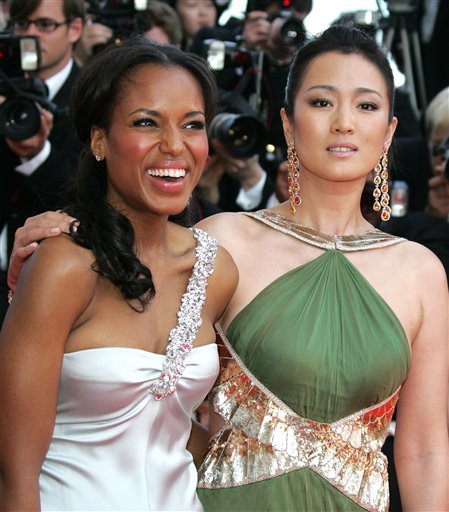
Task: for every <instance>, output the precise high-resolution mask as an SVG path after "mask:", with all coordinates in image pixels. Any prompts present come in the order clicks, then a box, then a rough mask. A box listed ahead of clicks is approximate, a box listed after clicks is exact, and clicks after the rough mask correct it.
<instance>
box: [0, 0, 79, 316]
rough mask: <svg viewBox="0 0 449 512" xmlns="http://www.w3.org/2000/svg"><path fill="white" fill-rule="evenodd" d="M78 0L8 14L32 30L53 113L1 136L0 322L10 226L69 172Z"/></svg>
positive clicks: (20, 28)
mask: <svg viewBox="0 0 449 512" xmlns="http://www.w3.org/2000/svg"><path fill="white" fill-rule="evenodd" d="M84 15H85V9H84V1H83V0H27V1H26V2H23V1H22V0H12V1H11V2H10V20H11V23H12V26H13V28H14V33H15V34H16V35H18V36H36V37H37V38H38V40H39V45H40V56H41V61H40V67H39V70H38V72H37V77H38V78H40V79H43V80H45V84H46V85H47V87H48V93H49V94H48V99H49V100H51V101H52V102H53V103H54V104H55V105H56V106H57V108H58V112H57V113H56V115H54V114H52V113H50V112H49V111H48V110H45V109H41V118H40V127H39V129H38V131H37V132H36V133H35V134H34V135H33V136H31V137H30V138H26V139H24V140H14V139H11V138H6V137H4V136H1V137H0V160H1V162H2V183H3V184H4V185H3V186H2V187H1V191H0V231H2V233H3V234H2V239H3V250H2V253H1V255H0V267H1V273H0V325H1V322H2V321H3V317H4V314H5V312H6V307H7V302H6V293H7V290H6V269H7V266H8V259H9V255H10V251H11V248H12V243H13V239H14V232H15V231H16V229H17V228H18V227H19V226H21V225H23V223H24V221H25V219H26V218H27V217H29V216H30V215H35V214H37V213H40V212H42V211H44V210H48V209H49V208H50V209H55V208H58V207H60V206H61V204H60V202H59V199H60V192H61V190H62V189H63V188H64V187H65V186H66V185H67V183H68V182H69V181H70V180H71V179H72V178H73V176H74V174H75V169H76V161H77V157H78V154H79V144H78V142H77V139H76V136H75V134H74V130H73V128H72V125H71V123H70V121H69V119H68V117H67V112H66V111H67V109H68V104H69V97H70V93H71V90H72V86H73V84H74V82H75V80H76V78H77V76H78V72H79V68H78V66H77V65H76V63H75V62H74V60H73V48H74V45H75V43H76V42H77V41H78V40H79V38H80V37H81V34H82V31H83V19H84Z"/></svg>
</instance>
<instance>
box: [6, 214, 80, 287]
mask: <svg viewBox="0 0 449 512" xmlns="http://www.w3.org/2000/svg"><path fill="white" fill-rule="evenodd" d="M74 221H75V222H77V221H76V219H75V218H74V217H72V216H70V215H67V214H66V213H63V212H45V213H41V214H40V215H36V216H34V217H30V218H28V219H27V220H26V222H25V225H24V226H22V227H21V228H19V229H18V230H17V231H16V234H15V237H14V246H13V249H12V253H11V258H10V260H9V268H8V278H7V279H8V286H9V287H10V289H11V290H14V289H15V287H16V285H17V281H18V280H19V276H20V272H21V270H22V266H23V264H24V262H25V260H26V259H27V258H28V257H29V256H31V254H33V252H34V251H35V250H36V248H37V246H38V242H39V241H40V240H42V239H44V238H50V237H55V236H58V235H60V234H61V233H69V229H70V224H71V223H72V222H74ZM75 228H76V226H75Z"/></svg>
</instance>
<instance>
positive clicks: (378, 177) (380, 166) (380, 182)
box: [373, 148, 391, 221]
mask: <svg viewBox="0 0 449 512" xmlns="http://www.w3.org/2000/svg"><path fill="white" fill-rule="evenodd" d="M374 185H375V188H374V191H373V196H374V204H373V210H374V211H376V212H378V211H379V210H381V209H382V212H381V214H380V218H381V219H382V220H383V221H387V220H389V219H390V215H391V208H390V206H389V201H390V196H389V195H388V156H387V150H386V149H385V148H384V150H383V151H382V155H381V156H380V158H379V161H378V162H377V164H376V167H375V168H374Z"/></svg>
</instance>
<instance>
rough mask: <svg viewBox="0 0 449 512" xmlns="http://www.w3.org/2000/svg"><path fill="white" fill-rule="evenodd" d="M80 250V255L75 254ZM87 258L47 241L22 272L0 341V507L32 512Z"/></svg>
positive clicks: (89, 288) (89, 277) (86, 296)
mask: <svg viewBox="0 0 449 512" xmlns="http://www.w3.org/2000/svg"><path fill="white" fill-rule="evenodd" d="M83 251H84V253H83ZM86 252H87V251H86V250H85V249H82V248H80V247H78V246H75V245H74V244H73V242H71V241H70V240H69V239H67V238H59V239H56V240H47V241H46V242H45V243H42V244H40V246H39V250H38V251H37V252H36V254H34V255H33V257H32V258H31V259H30V261H29V262H27V265H26V266H25V267H24V270H23V273H22V274H23V275H22V278H21V280H20V284H19V285H18V287H17V291H16V294H15V296H14V300H13V303H12V304H11V306H10V309H9V310H8V313H7V315H6V318H5V322H4V324H3V328H2V331H1V334H0V379H1V382H0V408H1V411H0V431H1V445H0V446H1V449H0V497H1V499H0V503H1V504H2V510H21V511H23V510H39V509H40V499H39V473H40V470H41V465H42V463H43V460H44V458H45V455H46V452H47V449H48V446H49V443H50V440H51V436H52V431H53V427H54V421H55V411H56V401H57V394H58V386H59V379H60V372H61V365H62V358H63V354H64V349H65V344H66V340H67V338H68V336H69V333H70V331H71V329H72V326H73V324H74V323H75V321H76V319H77V318H78V317H79V315H80V313H81V312H82V311H84V309H85V308H86V306H87V304H88V303H89V300H90V297H91V296H92V293H93V289H94V284H95V282H96V279H97V277H96V274H94V272H93V271H92V270H90V266H89V264H88V263H89V262H88V261H86V260H87V259H88V258H86V257H85V256H84V254H85V253H86Z"/></svg>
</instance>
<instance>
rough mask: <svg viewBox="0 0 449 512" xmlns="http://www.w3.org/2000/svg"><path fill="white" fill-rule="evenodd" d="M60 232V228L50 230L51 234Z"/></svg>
mask: <svg viewBox="0 0 449 512" xmlns="http://www.w3.org/2000/svg"><path fill="white" fill-rule="evenodd" d="M60 231H61V228H51V229H50V232H51V233H60Z"/></svg>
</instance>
